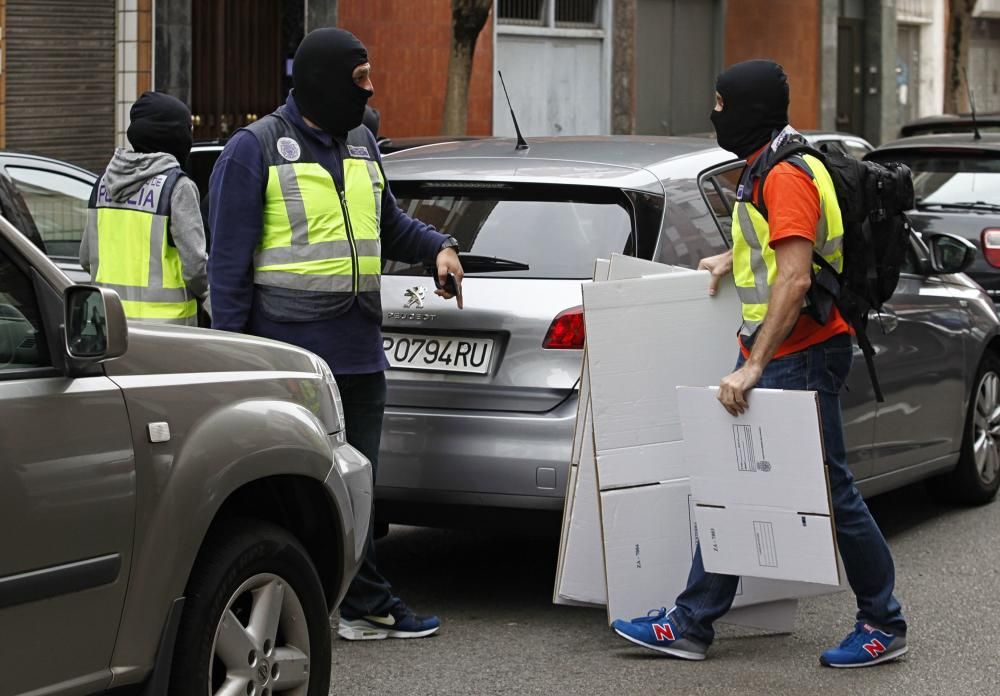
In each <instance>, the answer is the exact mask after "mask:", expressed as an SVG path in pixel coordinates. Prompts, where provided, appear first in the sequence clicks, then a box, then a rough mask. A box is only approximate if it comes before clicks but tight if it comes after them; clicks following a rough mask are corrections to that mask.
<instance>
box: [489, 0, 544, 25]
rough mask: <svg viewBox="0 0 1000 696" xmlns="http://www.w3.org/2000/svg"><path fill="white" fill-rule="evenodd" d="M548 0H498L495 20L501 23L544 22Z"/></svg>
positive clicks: (531, 23) (533, 23) (534, 23)
mask: <svg viewBox="0 0 1000 696" xmlns="http://www.w3.org/2000/svg"><path fill="white" fill-rule="evenodd" d="M548 2H549V0H500V1H499V3H498V4H497V21H498V22H500V23H501V24H529V25H537V26H542V25H544V24H546V23H547V22H546V15H547V12H546V10H547V9H548V8H547V7H546V5H548Z"/></svg>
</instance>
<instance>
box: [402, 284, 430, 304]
mask: <svg viewBox="0 0 1000 696" xmlns="http://www.w3.org/2000/svg"><path fill="white" fill-rule="evenodd" d="M426 294H427V291H426V290H424V289H423V288H421V287H419V286H417V287H412V288H408V289H407V290H406V291H405V292H404V293H403V297H404V298H405V299H406V304H404V305H403V309H410V308H411V307H414V308H416V309H423V308H424V295H426Z"/></svg>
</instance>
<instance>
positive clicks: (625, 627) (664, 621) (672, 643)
mask: <svg viewBox="0 0 1000 696" xmlns="http://www.w3.org/2000/svg"><path fill="white" fill-rule="evenodd" d="M611 628H612V629H614V632H615V633H617V634H618V635H620V636H621V637H622V638H624V639H625V640H628V641H631V642H633V643H635V644H636V645H641V646H642V647H644V648H649V649H650V650H656V651H657V652H661V653H666V654H667V655H672V656H674V657H679V658H681V659H684V660H704V659H705V653H706V652H707V651H708V648H707V647H706V646H704V645H701V644H699V643H695V642H694V641H691V640H688V639H686V638H685V637H684V636H682V635H681V634H680V631H678V630H677V627H676V626H675V625H674V623H673V622H672V621H671V620H670V618H669V616H668V612H667V609H666V607H663V608H660V609H653V610H652V611H651V612H649V613H648V614H646V616H641V617H639V618H638V619H632V620H631V621H625V620H623V619H617V620H615V621H614V622H613V623H612V624H611Z"/></svg>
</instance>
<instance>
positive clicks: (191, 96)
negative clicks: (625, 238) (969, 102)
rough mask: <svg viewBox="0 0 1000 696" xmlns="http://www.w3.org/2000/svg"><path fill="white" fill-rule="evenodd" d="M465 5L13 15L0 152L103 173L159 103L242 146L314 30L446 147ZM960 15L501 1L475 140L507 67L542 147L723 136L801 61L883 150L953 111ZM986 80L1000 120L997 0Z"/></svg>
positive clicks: (185, 7) (280, 5) (3, 73)
mask: <svg viewBox="0 0 1000 696" xmlns="http://www.w3.org/2000/svg"><path fill="white" fill-rule="evenodd" d="M451 13H452V3H451V0H0V148H6V149H10V150H19V151H27V152H35V153H39V154H44V155H48V156H52V157H55V158H58V159H63V160H68V161H70V162H74V163H76V164H79V165H81V166H84V167H87V168H90V169H93V170H99V169H100V168H101V167H103V165H104V163H105V162H106V161H107V160H108V158H109V156H110V153H111V151H112V149H113V148H114V147H115V146H122V145H125V144H127V143H126V139H125V132H126V129H127V127H128V109H129V106H130V105H131V104H132V102H133V101H134V100H135V98H136V97H137V96H138V95H139V94H141V93H142V92H143V91H145V90H148V89H156V90H160V91H164V92H168V93H171V94H174V95H175V96H177V97H179V98H181V99H183V100H185V101H186V102H187V103H189V104H190V105H191V107H192V112H193V114H194V121H195V123H194V125H195V136H196V137H197V138H200V139H206V138H225V137H228V136H229V135H230V134H232V132H233V131H235V130H236V129H237V128H239V127H241V126H243V125H246V124H247V123H251V122H253V121H254V120H256V119H257V118H260V117H261V116H263V115H264V114H266V113H268V112H270V111H271V110H273V109H274V108H275V107H276V106H277V105H278V104H280V103H281V102H282V101H283V100H284V97H285V95H286V94H287V92H288V90H289V88H290V87H291V58H292V56H293V54H294V51H295V47H296V46H297V45H298V43H299V41H300V40H301V38H302V36H304V34H305V33H306V32H307V31H309V30H310V29H312V28H315V27H320V26H331V25H339V26H343V27H345V28H347V29H350V30H352V31H353V32H355V33H356V34H357V35H358V36H359V37H360V38H361V39H362V40H363V41H364V42H365V43H366V45H367V46H368V48H369V52H370V55H371V60H372V64H373V68H374V69H373V79H374V83H375V88H376V96H375V98H374V99H373V100H372V105H373V106H375V107H376V108H378V109H379V110H380V112H381V114H382V134H383V135H387V136H389V137H406V136H427V135H436V134H439V133H440V132H441V128H442V121H443V113H444V100H445V86H446V81H447V72H448V60H449V54H450V42H451V27H452V15H451ZM948 17H949V0H881V1H876V0H494V5H493V11H492V12H491V15H490V19H489V20H488V21H487V23H486V25H485V27H484V28H483V29H482V32H481V33H480V36H479V39H478V42H477V45H476V50H475V54H474V60H473V68H472V73H471V81H470V86H469V104H468V124H467V130H468V133H470V134H473V135H490V134H496V135H511V134H513V123H512V121H511V118H510V109H509V107H508V103H507V98H506V96H505V94H504V90H503V89H502V88H501V85H500V81H499V77H498V71H500V72H502V73H503V76H504V80H505V83H506V86H507V92H508V93H509V95H510V103H511V106H513V108H514V111H515V113H516V114H517V116H518V119H519V122H520V125H521V130H522V131H523V132H524V133H525V134H526V135H529V136H546V135H560V134H564V135H565V134H576V135H596V134H605V133H638V134H651V135H680V134H689V133H710V132H711V122H710V121H709V118H708V116H709V113H710V111H711V109H712V105H713V102H714V98H713V92H714V81H715V76H716V75H717V74H718V72H719V71H720V70H721V69H722V68H723V67H724V66H725V65H729V64H732V63H734V62H737V61H740V60H745V59H748V58H754V57H769V58H773V59H774V60H777V61H778V62H780V63H781V64H782V65H784V67H785V69H786V71H787V72H788V74H789V78H790V81H791V85H792V104H791V118H792V121H793V123H795V124H796V125H797V126H799V127H801V128H822V129H829V130H841V131H848V132H852V133H856V134H859V135H862V136H864V137H866V138H868V139H869V140H871V141H872V142H875V143H878V142H881V141H884V140H886V139H888V138H891V137H894V135H895V134H896V132H898V129H899V126H900V124H901V123H904V122H906V121H908V120H911V119H913V118H917V117H920V116H926V115H931V114H936V113H940V112H941V111H942V108H943V103H944V101H943V100H944V93H945V90H946V89H947V81H946V79H945V70H946V53H947V51H946V45H947V36H948V34H947V32H948V24H949V19H948ZM966 67H967V70H968V76H969V81H970V83H971V85H972V86H973V93H974V95H975V100H976V103H977V106H978V108H979V110H980V111H1000V0H978V3H977V6H976V9H975V12H974V19H973V22H972V25H971V38H970V44H969V57H968V64H967V66H966Z"/></svg>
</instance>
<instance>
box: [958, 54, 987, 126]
mask: <svg viewBox="0 0 1000 696" xmlns="http://www.w3.org/2000/svg"><path fill="white" fill-rule="evenodd" d="M962 75H964V76H965V89H966V91H967V92H968V93H969V109H970V110H971V111H972V134H973V135H972V139H973V140H982V139H983V136H982V135H981V134H980V133H979V122H978V121H977V120H976V95H975V94H973V92H972V85H971V84H969V71H968V70H966V69H965V68H964V67H963V68H962Z"/></svg>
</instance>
